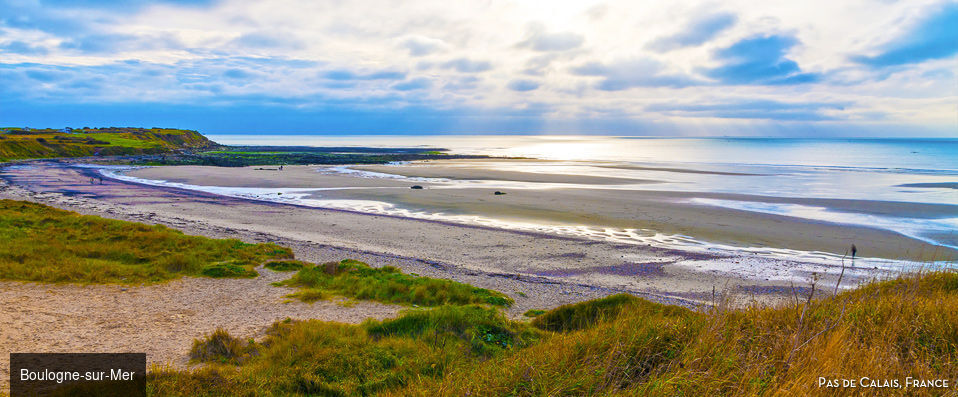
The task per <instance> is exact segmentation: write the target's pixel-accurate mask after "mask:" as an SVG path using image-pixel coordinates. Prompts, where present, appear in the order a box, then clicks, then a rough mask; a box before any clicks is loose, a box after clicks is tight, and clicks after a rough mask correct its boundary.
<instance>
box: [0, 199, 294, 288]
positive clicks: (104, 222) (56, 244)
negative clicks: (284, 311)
mask: <svg viewBox="0 0 958 397" xmlns="http://www.w3.org/2000/svg"><path fill="white" fill-rule="evenodd" d="M0 241H2V242H3V244H0V279H6V280H22V281H39V282H70V283H125V284H138V283H153V282H159V281H164V280H169V279H173V278H178V277H181V276H183V275H190V276H208V277H254V276H256V272H255V271H254V270H253V268H254V267H255V266H257V265H259V264H260V263H262V262H263V261H265V260H267V259H271V258H291V257H292V251H290V250H289V249H288V248H284V247H280V246H277V245H274V244H247V243H244V242H242V241H239V240H234V239H210V238H206V237H198V236H188V235H185V234H183V233H182V232H179V231H177V230H173V229H170V228H167V227H165V226H160V225H155V226H151V225H146V224H142V223H134V222H126V221H118V220H112V219H105V218H100V217H96V216H85V215H80V214H77V213H75V212H70V211H64V210H60V209H56V208H53V207H49V206H46V205H42V204H35V203H30V202H24V201H15V200H0Z"/></svg>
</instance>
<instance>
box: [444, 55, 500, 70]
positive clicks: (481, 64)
mask: <svg viewBox="0 0 958 397" xmlns="http://www.w3.org/2000/svg"><path fill="white" fill-rule="evenodd" d="M442 67H443V68H445V69H455V70H456V71H458V72H461V73H480V72H485V71H487V70H489V69H492V64H491V63H489V62H488V61H474V60H471V59H469V58H457V59H453V60H451V61H447V62H445V63H443V64H442Z"/></svg>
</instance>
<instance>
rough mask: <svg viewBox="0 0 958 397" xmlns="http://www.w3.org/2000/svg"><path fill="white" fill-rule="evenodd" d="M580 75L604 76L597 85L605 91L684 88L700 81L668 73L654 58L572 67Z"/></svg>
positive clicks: (573, 71) (591, 63)
mask: <svg viewBox="0 0 958 397" xmlns="http://www.w3.org/2000/svg"><path fill="white" fill-rule="evenodd" d="M572 73H573V74H576V75H580V76H600V77H603V79H602V80H601V81H599V82H598V83H597V84H596V85H595V87H596V88H598V89H600V90H604V91H619V90H625V89H629V88H634V87H671V88H682V87H688V86H691V85H697V84H699V82H697V81H695V80H693V79H691V78H690V77H688V76H685V75H682V74H678V73H667V72H665V71H664V67H663V65H662V64H661V63H659V62H657V61H654V60H652V59H647V58H643V59H632V60H625V61H618V62H614V63H610V64H602V63H598V62H589V63H586V64H584V65H580V66H578V67H575V68H573V69H572Z"/></svg>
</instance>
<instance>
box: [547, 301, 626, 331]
mask: <svg viewBox="0 0 958 397" xmlns="http://www.w3.org/2000/svg"><path fill="white" fill-rule="evenodd" d="M638 300H639V299H638V298H636V297H634V296H632V295H628V294H617V295H612V296H608V297H605V298H602V299H596V300H591V301H587V302H581V303H575V304H571V305H564V306H559V307H557V308H555V309H553V310H551V311H549V312H548V313H543V314H542V315H540V316H538V317H536V318H535V319H534V320H532V325H533V326H534V327H536V328H539V329H544V330H548V331H574V330H577V329H584V328H589V327H592V326H593V325H595V324H596V323H598V322H600V321H605V320H611V319H614V318H615V317H616V316H618V315H619V312H620V311H621V310H622V307H623V306H626V305H629V304H632V303H634V302H636V301H638Z"/></svg>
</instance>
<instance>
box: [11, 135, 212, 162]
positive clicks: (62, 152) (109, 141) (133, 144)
mask: <svg viewBox="0 0 958 397" xmlns="http://www.w3.org/2000/svg"><path fill="white" fill-rule="evenodd" d="M216 147H218V145H217V144H216V143H215V142H213V141H210V140H209V139H207V138H206V137H204V136H203V135H201V134H200V133H198V132H196V131H191V130H178V129H168V128H149V129H147V128H116V127H110V128H81V129H71V130H66V129H64V130H54V129H22V128H0V161H7V160H17V159H39V158H54V157H86V156H119V155H142V154H161V153H173V152H177V151H195V150H211V149H214V148H216Z"/></svg>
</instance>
